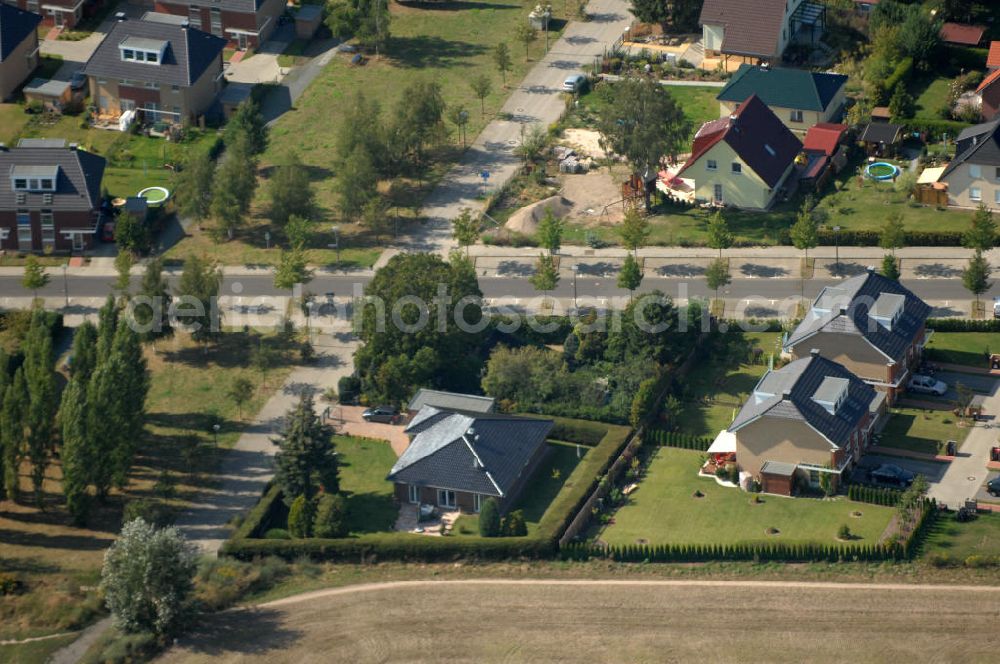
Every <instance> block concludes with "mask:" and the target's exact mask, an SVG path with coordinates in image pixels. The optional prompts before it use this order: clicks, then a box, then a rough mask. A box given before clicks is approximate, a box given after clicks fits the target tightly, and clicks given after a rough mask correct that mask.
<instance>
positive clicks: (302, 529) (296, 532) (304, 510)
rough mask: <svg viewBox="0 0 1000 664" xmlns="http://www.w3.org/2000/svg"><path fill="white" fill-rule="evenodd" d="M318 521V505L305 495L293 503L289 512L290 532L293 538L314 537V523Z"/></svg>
mask: <svg viewBox="0 0 1000 664" xmlns="http://www.w3.org/2000/svg"><path fill="white" fill-rule="evenodd" d="M315 520H316V503H314V502H313V501H311V500H309V499H307V498H306V497H305V495H300V496H298V497H297V498H296V499H295V500H293V501H292V506H291V507H290V508H289V510H288V532H289V534H290V535H291V536H292V537H310V536H312V527H313V521H315Z"/></svg>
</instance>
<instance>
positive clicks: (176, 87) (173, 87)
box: [170, 85, 181, 92]
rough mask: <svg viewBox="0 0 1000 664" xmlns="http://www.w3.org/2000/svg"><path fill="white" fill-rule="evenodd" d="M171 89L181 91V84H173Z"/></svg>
mask: <svg viewBox="0 0 1000 664" xmlns="http://www.w3.org/2000/svg"><path fill="white" fill-rule="evenodd" d="M170 89H171V90H173V91H174V92H180V91H181V86H179V85H171V86H170Z"/></svg>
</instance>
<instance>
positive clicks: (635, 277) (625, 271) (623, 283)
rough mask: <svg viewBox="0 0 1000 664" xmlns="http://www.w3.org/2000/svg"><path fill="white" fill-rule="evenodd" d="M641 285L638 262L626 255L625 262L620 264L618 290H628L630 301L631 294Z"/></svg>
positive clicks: (640, 272) (633, 257)
mask: <svg viewBox="0 0 1000 664" xmlns="http://www.w3.org/2000/svg"><path fill="white" fill-rule="evenodd" d="M641 283H642V269H641V268H640V267H639V261H637V260H636V259H635V256H633V255H632V254H626V255H625V262H623V263H622V269H621V271H620V272H619V273H618V288H625V289H628V293H629V299H631V297H632V293H633V292H635V289H636V288H638V287H639V285H640V284H641Z"/></svg>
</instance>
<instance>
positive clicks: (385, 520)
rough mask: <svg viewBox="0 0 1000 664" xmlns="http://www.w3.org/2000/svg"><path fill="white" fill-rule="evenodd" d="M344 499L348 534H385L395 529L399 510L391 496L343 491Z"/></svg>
mask: <svg viewBox="0 0 1000 664" xmlns="http://www.w3.org/2000/svg"><path fill="white" fill-rule="evenodd" d="M386 471H387V472H388V469H386ZM344 497H345V498H346V500H347V528H348V531H349V532H350V533H352V534H359V533H379V532H387V531H391V530H392V529H393V527H395V525H396V517H397V516H398V514H399V509H398V508H397V507H396V504H395V501H393V498H392V496H390V495H386V494H383V493H351V492H349V491H345V492H344Z"/></svg>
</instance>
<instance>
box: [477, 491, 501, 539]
mask: <svg viewBox="0 0 1000 664" xmlns="http://www.w3.org/2000/svg"><path fill="white" fill-rule="evenodd" d="M500 527H501V521H500V505H499V504H498V503H497V500H496V498H487V499H486V502H485V503H483V506H482V508H481V509H480V510H479V535H480V537H499V536H500Z"/></svg>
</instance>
